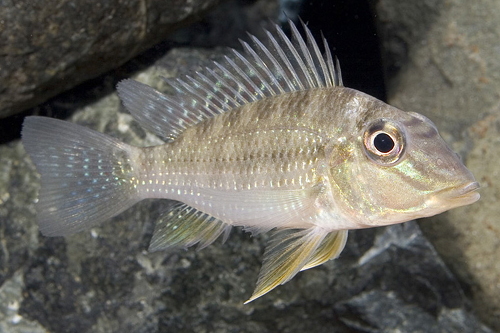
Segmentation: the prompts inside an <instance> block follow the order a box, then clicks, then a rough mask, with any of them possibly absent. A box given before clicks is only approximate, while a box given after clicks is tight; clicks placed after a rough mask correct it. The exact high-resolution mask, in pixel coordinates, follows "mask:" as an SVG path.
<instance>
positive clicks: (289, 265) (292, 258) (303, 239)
mask: <svg viewBox="0 0 500 333" xmlns="http://www.w3.org/2000/svg"><path fill="white" fill-rule="evenodd" d="M326 234H327V232H326V231H324V230H322V229H321V228H317V227H315V228H310V229H302V230H296V229H288V230H280V231H277V232H275V233H274V234H273V235H272V236H271V239H270V240H269V244H268V246H267V247H266V251H265V253H264V261H263V264H262V268H261V271H260V273H259V279H258V281H257V286H256V287H255V291H254V292H253V294H252V296H251V297H250V299H248V301H246V302H245V304H247V303H249V302H251V301H253V300H255V299H257V298H259V297H261V296H263V295H264V294H266V293H268V292H269V291H271V290H273V289H274V288H276V287H277V286H279V285H281V284H284V283H286V282H288V281H289V280H290V279H291V278H293V277H294V276H295V275H296V274H297V273H298V272H299V271H300V270H301V269H302V268H303V267H304V265H305V264H306V263H307V262H308V261H309V259H310V258H311V256H312V255H313V254H314V253H315V251H316V250H317V249H318V247H319V246H320V244H321V242H322V241H323V239H324V238H325V236H326Z"/></svg>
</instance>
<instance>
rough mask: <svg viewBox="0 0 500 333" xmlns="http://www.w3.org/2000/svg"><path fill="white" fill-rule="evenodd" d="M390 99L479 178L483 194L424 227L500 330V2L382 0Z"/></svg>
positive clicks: (379, 18)
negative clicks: (435, 132) (431, 128)
mask: <svg viewBox="0 0 500 333" xmlns="http://www.w3.org/2000/svg"><path fill="white" fill-rule="evenodd" d="M375 9H376V13H377V21H378V23H379V31H380V34H381V37H382V41H383V42H382V48H383V51H384V55H385V56H384V57H383V58H384V59H385V60H386V69H387V70H386V73H387V75H388V91H387V94H388V101H389V103H390V104H393V105H395V106H398V107H401V108H402V109H404V110H413V111H416V112H420V113H422V114H424V115H427V116H428V117H429V118H431V119H432V120H433V121H434V122H435V123H436V125H437V127H438V128H439V129H440V132H441V134H442V135H443V137H444V138H445V139H447V140H448V142H450V143H453V147H454V149H455V150H456V151H458V152H459V153H460V154H461V156H462V157H463V158H464V160H465V162H466V164H467V166H468V167H469V169H470V170H471V171H472V172H473V173H474V175H475V176H476V178H477V180H478V181H479V182H480V183H481V186H482V190H481V191H480V193H481V196H482V198H481V200H480V201H479V202H477V203H475V204H474V205H471V206H467V207H463V208H459V209H454V210H452V211H450V212H448V213H445V214H442V215H439V216H437V217H434V218H431V219H428V220H425V221H423V222H422V223H421V227H422V228H423V230H424V232H425V233H426V235H428V237H430V239H431V240H432V242H433V243H434V245H435V246H436V248H437V250H438V252H439V253H441V254H442V255H443V257H444V259H445V261H446V263H447V264H448V265H449V266H450V267H451V268H452V270H453V271H454V272H456V273H457V274H458V276H459V277H460V279H461V281H462V282H463V283H464V285H467V286H468V288H469V291H470V292H471V296H472V299H473V300H474V306H475V308H476V309H477V311H478V314H479V315H480V316H481V318H483V319H484V320H485V321H486V322H488V323H489V324H490V325H492V326H493V327H494V328H495V329H496V330H500V297H498V296H499V295H500V264H499V261H498V258H500V218H499V216H500V215H499V208H498V207H499V205H498V198H499V195H500V180H499V179H500V178H499V177H498V173H499V171H498V170H499V168H498V164H499V161H500V155H499V148H498V147H499V145H498V142H499V141H498V137H499V136H498V135H499V130H498V128H499V115H500V108H499V100H500V62H499V59H500V58H499V55H500V43H499V42H498V41H499V40H500V3H499V2H498V1H494V0H480V1H474V2H470V1H466V0H446V1H445V0H423V1H422V0H410V1H396V0H381V1H378V2H377V3H376V6H375Z"/></svg>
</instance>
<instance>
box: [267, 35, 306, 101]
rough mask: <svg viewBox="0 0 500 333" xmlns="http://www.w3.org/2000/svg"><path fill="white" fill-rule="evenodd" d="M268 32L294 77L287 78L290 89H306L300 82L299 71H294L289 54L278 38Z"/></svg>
mask: <svg viewBox="0 0 500 333" xmlns="http://www.w3.org/2000/svg"><path fill="white" fill-rule="evenodd" d="M266 33H267V37H268V38H269V40H270V41H271V43H272V44H273V46H274V49H275V50H276V52H277V53H278V55H279V56H280V59H281V61H282V62H283V64H284V65H285V66H286V68H287V70H288V73H289V74H290V75H291V76H292V79H290V78H288V80H287V84H288V86H289V89H290V90H289V91H293V90H295V89H297V88H298V89H299V90H302V89H304V86H303V85H302V83H301V82H300V80H299V77H298V76H297V73H296V72H295V71H294V69H293V66H292V64H291V62H290V60H289V59H288V58H287V56H286V54H285V52H284V50H283V47H282V46H281V45H280V44H279V42H278V41H277V40H276V38H274V36H273V35H272V34H271V33H270V32H269V31H266ZM287 77H288V76H287Z"/></svg>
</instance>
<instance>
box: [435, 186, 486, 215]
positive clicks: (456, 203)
mask: <svg viewBox="0 0 500 333" xmlns="http://www.w3.org/2000/svg"><path fill="white" fill-rule="evenodd" d="M479 188H480V185H479V183H478V182H476V181H472V182H469V183H466V184H464V185H458V186H451V187H448V188H445V189H443V190H441V191H438V192H436V193H435V194H434V195H433V196H432V197H431V199H429V201H430V206H435V207H439V206H441V207H443V210H442V211H445V210H448V209H451V208H456V207H461V206H466V205H470V204H473V203H474V202H476V201H478V200H479V198H480V197H481V195H480V194H479V193H478V192H477V190H478V189H479ZM436 214H437V213H436ZM432 215H435V214H432Z"/></svg>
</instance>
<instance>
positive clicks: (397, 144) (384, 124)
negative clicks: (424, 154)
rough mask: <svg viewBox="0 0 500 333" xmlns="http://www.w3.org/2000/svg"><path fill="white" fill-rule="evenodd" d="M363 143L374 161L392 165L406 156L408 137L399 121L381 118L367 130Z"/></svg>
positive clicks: (366, 152) (366, 151) (367, 153)
mask: <svg viewBox="0 0 500 333" xmlns="http://www.w3.org/2000/svg"><path fill="white" fill-rule="evenodd" d="M363 145H364V150H365V154H366V155H367V156H368V157H369V158H370V159H371V160H372V161H373V162H375V163H377V164H380V165H383V166H392V165H395V164H397V163H398V162H399V161H400V160H401V158H402V157H403V156H404V152H405V146H406V137H405V134H404V131H403V130H402V129H401V127H400V126H399V125H398V124H397V123H395V122H391V121H388V120H385V119H379V120H377V121H376V122H374V123H372V124H370V125H369V126H368V127H367V129H366V130H365V133H364V138H363Z"/></svg>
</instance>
